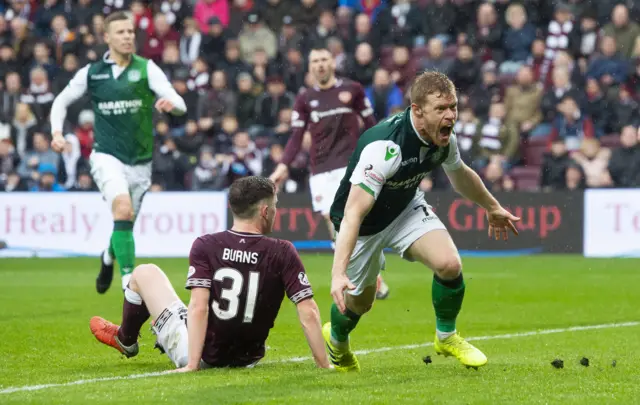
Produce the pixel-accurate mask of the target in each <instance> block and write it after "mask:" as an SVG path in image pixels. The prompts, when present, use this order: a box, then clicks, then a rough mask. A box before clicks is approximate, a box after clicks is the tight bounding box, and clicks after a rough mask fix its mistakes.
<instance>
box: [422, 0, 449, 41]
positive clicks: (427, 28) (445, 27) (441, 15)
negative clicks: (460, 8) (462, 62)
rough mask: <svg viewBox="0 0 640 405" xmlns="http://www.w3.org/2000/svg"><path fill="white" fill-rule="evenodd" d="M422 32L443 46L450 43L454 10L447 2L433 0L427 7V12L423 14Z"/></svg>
mask: <svg viewBox="0 0 640 405" xmlns="http://www.w3.org/2000/svg"><path fill="white" fill-rule="evenodd" d="M424 15H425V16H426V18H425V19H424V20H423V21H424V26H423V32H424V33H425V34H426V35H427V36H429V37H432V39H434V38H435V39H437V40H439V41H441V42H442V43H443V44H444V45H447V44H448V43H449V42H451V36H452V34H453V33H454V25H455V21H456V10H455V8H454V6H453V4H451V3H450V2H449V1H448V0H435V1H434V2H433V3H432V4H430V5H429V12H428V13H424Z"/></svg>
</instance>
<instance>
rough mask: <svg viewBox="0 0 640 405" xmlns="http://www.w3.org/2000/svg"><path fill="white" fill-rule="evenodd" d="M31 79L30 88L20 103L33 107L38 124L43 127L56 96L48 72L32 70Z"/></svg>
mask: <svg viewBox="0 0 640 405" xmlns="http://www.w3.org/2000/svg"><path fill="white" fill-rule="evenodd" d="M30 77H31V81H30V83H29V88H28V89H27V91H26V92H25V93H23V94H22V95H21V96H20V102H21V103H25V104H29V106H31V110H32V111H33V113H34V114H35V116H36V120H38V124H40V125H42V124H44V123H45V121H46V119H47V117H48V116H49V111H51V104H53V99H54V98H55V96H54V95H53V92H52V91H51V86H50V84H49V77H48V76H47V71H46V70H44V69H43V68H40V67H36V68H34V69H32V70H31V73H30Z"/></svg>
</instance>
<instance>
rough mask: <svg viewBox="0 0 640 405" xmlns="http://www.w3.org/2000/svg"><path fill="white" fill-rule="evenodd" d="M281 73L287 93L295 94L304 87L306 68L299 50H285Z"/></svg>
mask: <svg viewBox="0 0 640 405" xmlns="http://www.w3.org/2000/svg"><path fill="white" fill-rule="evenodd" d="M281 71H282V76H283V78H284V83H285V85H286V86H287V91H288V92H290V93H292V94H295V93H297V92H298V90H299V89H300V88H301V87H303V86H304V74H305V73H306V71H307V67H306V66H305V62H304V57H303V56H302V54H301V53H300V50H299V49H296V48H289V49H287V51H286V52H285V62H284V66H283V67H282V69H281Z"/></svg>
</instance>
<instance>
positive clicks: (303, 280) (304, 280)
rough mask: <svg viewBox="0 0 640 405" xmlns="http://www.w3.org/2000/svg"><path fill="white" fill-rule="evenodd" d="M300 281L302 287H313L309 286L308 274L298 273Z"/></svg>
mask: <svg viewBox="0 0 640 405" xmlns="http://www.w3.org/2000/svg"><path fill="white" fill-rule="evenodd" d="M298 280H299V281H300V284H302V285H311V284H309V279H308V278H307V275H306V273H303V272H300V273H298Z"/></svg>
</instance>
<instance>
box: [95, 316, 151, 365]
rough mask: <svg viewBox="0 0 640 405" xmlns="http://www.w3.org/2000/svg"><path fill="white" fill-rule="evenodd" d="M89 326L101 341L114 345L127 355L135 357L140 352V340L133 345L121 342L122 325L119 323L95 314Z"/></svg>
mask: <svg viewBox="0 0 640 405" xmlns="http://www.w3.org/2000/svg"><path fill="white" fill-rule="evenodd" d="M89 328H90V329H91V333H93V336H95V337H96V339H98V341H99V342H101V343H104V344H105V345H107V346H111V347H113V348H114V349H116V350H117V351H119V352H120V353H122V354H123V355H125V356H126V357H134V356H136V355H137V354H138V350H139V348H138V342H136V343H134V344H132V345H131V346H125V345H123V344H122V342H120V339H118V329H120V327H119V326H118V325H115V324H113V323H111V322H109V321H107V320H106V319H103V318H100V317H99V316H94V317H93V318H91V321H89Z"/></svg>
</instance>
